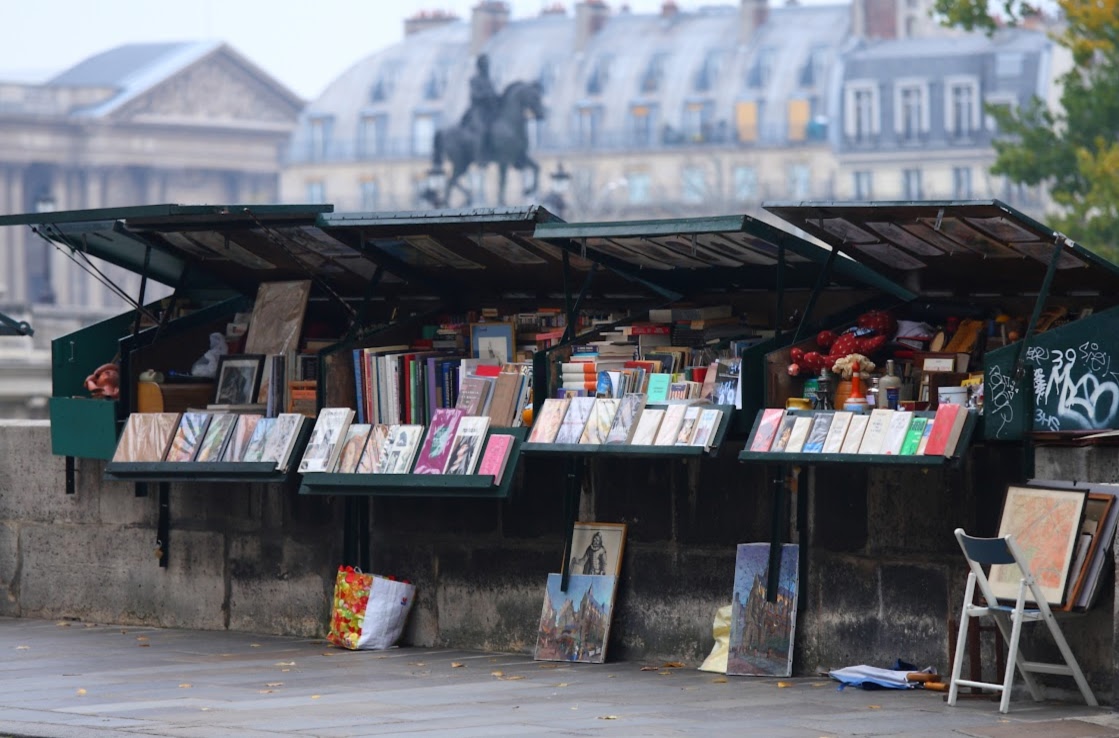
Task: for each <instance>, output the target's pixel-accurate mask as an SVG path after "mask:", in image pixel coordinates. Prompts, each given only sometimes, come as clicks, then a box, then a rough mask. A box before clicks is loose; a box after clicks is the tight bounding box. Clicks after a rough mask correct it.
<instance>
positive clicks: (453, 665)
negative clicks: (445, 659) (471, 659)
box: [451, 661, 466, 669]
mask: <svg viewBox="0 0 1119 738" xmlns="http://www.w3.org/2000/svg"><path fill="white" fill-rule="evenodd" d="M464 666H466V664H463V663H461V662H459V661H452V662H451V668H452V669H461V668H462V667H464Z"/></svg>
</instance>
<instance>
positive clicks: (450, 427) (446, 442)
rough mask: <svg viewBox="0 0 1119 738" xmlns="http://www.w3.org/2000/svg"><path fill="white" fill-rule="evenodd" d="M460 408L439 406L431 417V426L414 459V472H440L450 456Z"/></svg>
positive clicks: (459, 418)
mask: <svg viewBox="0 0 1119 738" xmlns="http://www.w3.org/2000/svg"><path fill="white" fill-rule="evenodd" d="M462 417H463V412H462V410H459V409H457V408H443V407H441V408H439V409H438V410H436V411H435V414H434V415H433V416H432V418H431V426H430V427H429V428H428V431H427V438H425V439H424V443H423V448H421V449H420V454H419V457H418V458H417V459H416V468H415V470H414V472H413V473H415V474H442V473H443V470H444V469H446V468H447V461H448V459H450V457H451V442H452V441H453V440H454V438H455V433H456V432H457V431H458V424H459V421H460V420H461V419H462Z"/></svg>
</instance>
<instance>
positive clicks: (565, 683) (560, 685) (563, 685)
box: [556, 682, 567, 687]
mask: <svg viewBox="0 0 1119 738" xmlns="http://www.w3.org/2000/svg"><path fill="white" fill-rule="evenodd" d="M556 686H557V687H566V686H567V682H560V683H559V684H557V685H556Z"/></svg>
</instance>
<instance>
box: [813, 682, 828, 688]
mask: <svg viewBox="0 0 1119 738" xmlns="http://www.w3.org/2000/svg"><path fill="white" fill-rule="evenodd" d="M830 684H831V682H812V685H811V686H813V687H827V686H828V685H830Z"/></svg>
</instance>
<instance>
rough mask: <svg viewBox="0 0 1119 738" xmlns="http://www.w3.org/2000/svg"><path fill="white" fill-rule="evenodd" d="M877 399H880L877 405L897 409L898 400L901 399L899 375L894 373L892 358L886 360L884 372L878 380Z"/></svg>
mask: <svg viewBox="0 0 1119 738" xmlns="http://www.w3.org/2000/svg"><path fill="white" fill-rule="evenodd" d="M878 399H879V400H880V401H882V402H881V403H880V404H879V407H886V408H889V409H890V410H897V409H898V402H899V400H900V399H901V377H899V376H898V375H897V374H895V373H894V360H893V359H888V360H887V361H886V373H885V374H884V375H882V379H880V380H879V381H878Z"/></svg>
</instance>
